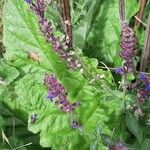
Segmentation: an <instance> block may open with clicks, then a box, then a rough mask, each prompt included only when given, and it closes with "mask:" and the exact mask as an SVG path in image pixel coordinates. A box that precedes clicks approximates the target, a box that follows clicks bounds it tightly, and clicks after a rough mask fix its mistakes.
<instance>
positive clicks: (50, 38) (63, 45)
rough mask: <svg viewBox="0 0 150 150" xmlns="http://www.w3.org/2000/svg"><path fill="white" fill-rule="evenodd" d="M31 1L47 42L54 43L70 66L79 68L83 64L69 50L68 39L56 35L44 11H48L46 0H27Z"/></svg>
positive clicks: (55, 49) (31, 6)
mask: <svg viewBox="0 0 150 150" xmlns="http://www.w3.org/2000/svg"><path fill="white" fill-rule="evenodd" d="M26 2H28V3H29V5H30V8H31V10H32V11H33V12H34V13H35V14H36V15H37V17H38V22H39V25H40V31H41V32H42V35H43V36H44V37H45V39H46V41H47V42H50V43H51V44H52V47H53V49H54V51H55V52H56V53H57V54H58V55H59V56H60V57H61V58H62V59H63V60H66V61H67V64H68V67H69V68H71V69H77V68H79V67H80V66H81V65H80V64H79V62H78V61H77V60H76V61H75V60H74V59H73V57H72V56H71V55H70V53H68V52H67V49H68V46H67V41H66V39H60V38H58V37H55V35H54V30H53V27H52V24H51V22H49V21H48V20H47V19H46V18H45V16H44V13H45V11H46V4H45V1H44V0H36V1H35V2H32V0H26Z"/></svg>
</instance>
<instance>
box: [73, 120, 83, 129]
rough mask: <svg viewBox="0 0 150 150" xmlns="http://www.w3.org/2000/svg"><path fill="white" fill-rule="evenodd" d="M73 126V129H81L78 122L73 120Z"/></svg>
mask: <svg viewBox="0 0 150 150" xmlns="http://www.w3.org/2000/svg"><path fill="white" fill-rule="evenodd" d="M71 126H72V128H73V129H77V128H79V127H81V126H80V125H79V123H78V121H77V120H73V121H72V124H71Z"/></svg>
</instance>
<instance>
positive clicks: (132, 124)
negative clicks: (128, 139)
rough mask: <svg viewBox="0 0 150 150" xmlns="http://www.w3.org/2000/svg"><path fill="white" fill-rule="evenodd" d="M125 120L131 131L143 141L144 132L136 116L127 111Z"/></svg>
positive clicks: (139, 140)
mask: <svg viewBox="0 0 150 150" xmlns="http://www.w3.org/2000/svg"><path fill="white" fill-rule="evenodd" d="M125 121H126V125H127V127H128V129H129V130H130V132H131V133H132V134H133V135H134V136H135V137H136V138H137V140H138V142H139V143H141V142H142V140H143V133H142V130H141V128H140V126H139V124H138V121H137V120H136V118H135V116H134V115H133V114H131V113H129V112H126V116H125Z"/></svg>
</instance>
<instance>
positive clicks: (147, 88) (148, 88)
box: [146, 84, 150, 92]
mask: <svg viewBox="0 0 150 150" xmlns="http://www.w3.org/2000/svg"><path fill="white" fill-rule="evenodd" d="M146 90H147V91H148V92H150V84H148V85H147V86H146Z"/></svg>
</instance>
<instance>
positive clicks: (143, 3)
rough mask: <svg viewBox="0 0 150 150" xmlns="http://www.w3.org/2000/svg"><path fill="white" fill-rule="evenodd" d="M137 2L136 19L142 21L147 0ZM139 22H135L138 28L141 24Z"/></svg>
mask: <svg viewBox="0 0 150 150" xmlns="http://www.w3.org/2000/svg"><path fill="white" fill-rule="evenodd" d="M139 2H140V11H139V12H138V14H137V18H139V20H142V18H143V15H144V9H145V6H146V3H147V0H140V1H139ZM139 20H136V22H135V25H136V26H137V27H139V26H140V24H141V22H140V21H139Z"/></svg>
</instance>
